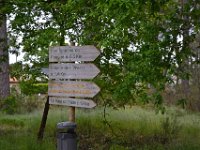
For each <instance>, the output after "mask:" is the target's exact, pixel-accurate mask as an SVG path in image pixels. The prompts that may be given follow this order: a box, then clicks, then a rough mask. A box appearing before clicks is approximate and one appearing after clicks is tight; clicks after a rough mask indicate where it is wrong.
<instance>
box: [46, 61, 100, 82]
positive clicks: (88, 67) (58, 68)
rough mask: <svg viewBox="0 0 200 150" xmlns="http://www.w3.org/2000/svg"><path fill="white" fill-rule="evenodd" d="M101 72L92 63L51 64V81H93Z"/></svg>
mask: <svg viewBox="0 0 200 150" xmlns="http://www.w3.org/2000/svg"><path fill="white" fill-rule="evenodd" d="M99 72H100V70H99V69H98V68H97V67H96V66H95V65H94V64H91V63H88V64H73V63H63V64H59V63H52V64H49V79H93V78H94V77H96V76H97V75H98V73H99Z"/></svg>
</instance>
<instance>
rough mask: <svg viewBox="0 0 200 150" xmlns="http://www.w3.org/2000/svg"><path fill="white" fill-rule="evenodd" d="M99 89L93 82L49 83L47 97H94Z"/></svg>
mask: <svg viewBox="0 0 200 150" xmlns="http://www.w3.org/2000/svg"><path fill="white" fill-rule="evenodd" d="M99 91H100V88H99V87H98V86H97V85H96V84H95V83H93V82H84V81H49V88H48V93H49V96H68V97H91V98H92V97H94V96H95V95H96V94H97V93H98V92H99Z"/></svg>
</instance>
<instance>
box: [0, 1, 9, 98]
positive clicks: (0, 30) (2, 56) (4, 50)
mask: <svg viewBox="0 0 200 150" xmlns="http://www.w3.org/2000/svg"><path fill="white" fill-rule="evenodd" d="M4 3H5V1H4V0H0V8H3V6H4ZM9 93H10V87H9V59H8V45H7V28H6V14H5V13H4V11H3V9H1V10H0V98H6V97H7V96H8V95H9Z"/></svg>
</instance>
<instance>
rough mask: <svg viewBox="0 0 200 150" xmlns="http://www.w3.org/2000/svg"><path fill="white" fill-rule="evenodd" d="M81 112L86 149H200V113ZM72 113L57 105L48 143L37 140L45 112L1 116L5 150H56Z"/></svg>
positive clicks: (80, 129) (51, 115)
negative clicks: (58, 126)
mask: <svg viewBox="0 0 200 150" xmlns="http://www.w3.org/2000/svg"><path fill="white" fill-rule="evenodd" d="M106 114H107V115H106V120H105V118H103V116H104V114H103V109H102V108H96V109H92V110H85V109H77V111H76V122H77V130H76V132H77V134H78V147H79V149H80V150H134V149H139V150H143V149H144V150H151V149H152V150H163V149H170V150H175V149H181V150H190V149H191V150H194V149H200V141H199V138H200V117H199V116H200V114H199V113H191V112H187V111H185V110H180V109H177V108H168V109H167V111H166V113H165V114H164V115H161V114H156V113H155V111H154V110H152V109H151V108H150V107H145V108H142V107H139V106H134V107H127V108H126V109H119V110H113V109H111V108H108V109H107V110H106ZM67 115H68V114H67V108H66V107H56V106H51V108H50V111H49V115H48V120H47V126H46V128H45V135H44V140H43V141H41V142H39V141H37V132H38V129H39V125H40V121H41V117H42V110H40V111H35V112H32V113H29V114H16V115H6V114H4V113H1V112H0V149H2V150H47V149H48V150H55V149H56V124H57V123H58V122H62V121H66V120H67Z"/></svg>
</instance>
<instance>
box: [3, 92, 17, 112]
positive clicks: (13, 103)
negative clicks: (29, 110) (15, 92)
mask: <svg viewBox="0 0 200 150" xmlns="http://www.w3.org/2000/svg"><path fill="white" fill-rule="evenodd" d="M2 105H3V111H4V112H6V113H7V114H14V113H16V110H17V109H16V108H17V100H16V98H15V97H14V96H12V95H11V96H8V97H7V98H5V99H3V104H2Z"/></svg>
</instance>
